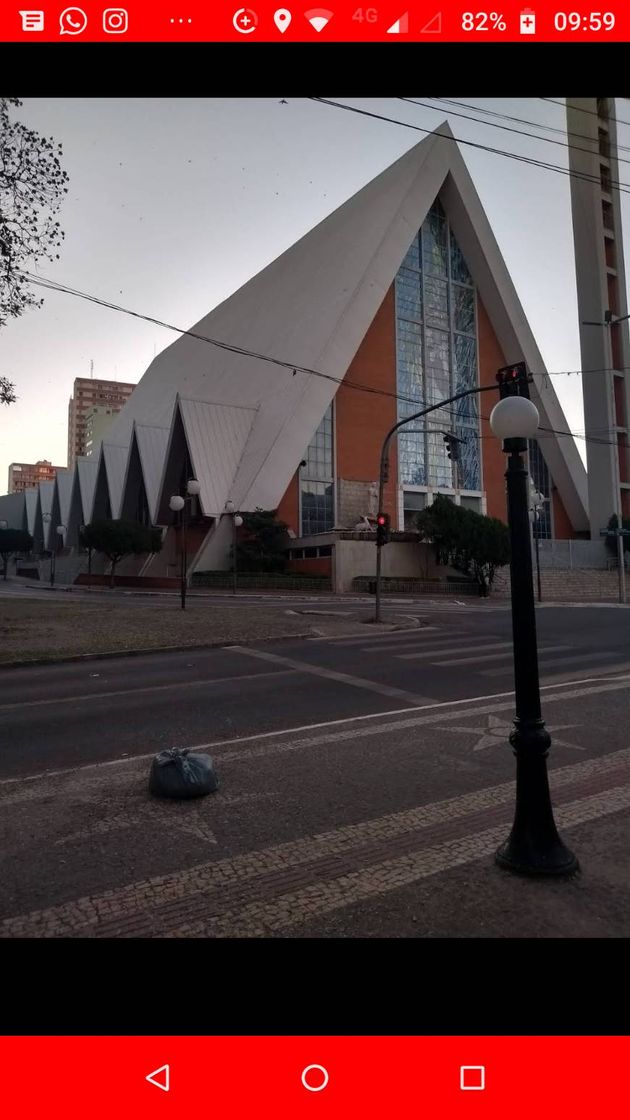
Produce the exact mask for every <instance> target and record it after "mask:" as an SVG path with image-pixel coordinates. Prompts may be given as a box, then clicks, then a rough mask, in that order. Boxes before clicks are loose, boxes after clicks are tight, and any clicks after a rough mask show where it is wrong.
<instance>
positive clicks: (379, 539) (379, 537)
mask: <svg viewBox="0 0 630 1120" xmlns="http://www.w3.org/2000/svg"><path fill="white" fill-rule="evenodd" d="M390 537H391V530H390V516H389V514H388V513H379V515H378V517H377V518H376V546H377V548H382V547H383V545H384V544H389V541H390Z"/></svg>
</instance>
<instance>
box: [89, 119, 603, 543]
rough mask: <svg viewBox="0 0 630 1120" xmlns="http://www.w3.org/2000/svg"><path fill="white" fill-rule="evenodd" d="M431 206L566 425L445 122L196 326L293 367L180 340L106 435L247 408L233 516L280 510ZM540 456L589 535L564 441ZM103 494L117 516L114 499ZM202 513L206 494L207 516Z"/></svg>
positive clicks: (544, 403) (579, 475)
mask: <svg viewBox="0 0 630 1120" xmlns="http://www.w3.org/2000/svg"><path fill="white" fill-rule="evenodd" d="M438 195H439V196H440V198H441V200H442V203H443V205H444V208H445V210H446V211H447V214H448V216H449V218H450V219H451V221H452V224H453V229H454V232H455V236H456V237H457V240H458V242H459V244H460V246H461V249H462V252H463V253H464V256H465V258H466V261H467V264H468V267H469V269H470V271H471V273H472V275H473V278H474V280H475V282H476V284H477V285H478V288H479V292H480V295H481V298H482V300H483V302H484V305H485V306H486V309H487V311H488V314H489V316H490V319H491V321H492V324H493V327H494V329H495V331H496V334H497V338H498V340H499V343H500V345H501V347H502V349H503V351H504V353H505V355H506V361H508V362H513V361H520V360H523V359H525V360H526V361H527V362H528V365H529V367H530V369H531V370H532V371H533V372H534V373H535V374H536V375H537V376H536V385H535V392H534V393H532V396H533V398H534V399H535V401H536V404H537V405H538V406H539V408H540V412H541V424H542V425H544V426H547V427H553V428H566V422H565V421H564V417H563V415H562V411H561V409H560V406H559V404H558V401H557V398H556V396H555V393H554V391H553V389H552V388H551V387H550V388H545V389H543V388H542V384H543V375H544V372H545V371H544V366H543V363H542V359H541V357H540V354H539V351H538V349H537V347H536V344H535V341H534V338H533V336H532V333H531V331H530V329H529V326H528V324H527V321H526V319H525V316H524V313H523V309H522V307H521V305H520V302H519V300H518V296H517V294H516V290H515V288H514V285H513V284H512V281H511V279H510V277H509V274H508V272H507V268H506V266H505V263H504V262H503V259H502V257H501V254H500V251H499V248H498V245H497V242H496V240H495V238H494V235H493V234H492V230H491V228H490V225H489V222H488V220H487V218H486V216H485V213H484V211H483V208H482V206H481V202H480V200H479V198H478V196H477V193H476V191H475V188H474V185H473V183H472V180H471V178H470V175H469V174H468V171H467V169H466V166H465V163H464V160H463V158H462V156H461V154H460V152H459V150H458V148H457V144H456V143H455V141H454V139H453V136H452V133H451V131H450V129H449V127H448V125H446V124H445V125H442V126H441V128H440V129H438V130H437V131H436V132H435V133H432V134H431V135H430V136H428V137H427V138H426V139H424V140H423V141H421V143H420V144H418V145H416V147H414V148H412V149H411V150H410V151H408V152H407V153H406V154H405V155H404V156H402V157H401V158H400V159H399V160H397V161H396V162H395V163H394V164H392V166H391V167H389V168H387V169H386V170H385V171H383V172H382V173H381V174H380V175H378V176H377V177H376V178H375V179H373V180H372V182H370V183H368V184H367V186H365V187H364V188H363V189H362V190H360V191H358V192H357V194H355V195H354V196H353V197H352V198H351V199H349V201H348V202H346V203H344V205H342V206H340V207H339V208H338V209H337V210H335V211H334V213H332V214H331V215H329V217H327V218H326V219H325V220H324V221H323V222H321V223H320V224H319V225H318V226H316V227H315V228H314V229H312V230H311V231H310V232H309V233H307V234H306V235H305V236H304V237H302V238H301V239H300V240H299V241H298V242H296V244H295V245H293V246H292V247H291V248H290V249H288V250H287V251H286V252H285V253H283V254H282V255H281V256H280V257H278V258H277V260H275V261H273V262H272V263H271V264H270V265H268V266H267V267H266V268H265V269H263V270H262V272H260V273H258V275H256V276H254V277H253V279H252V280H250V281H249V282H248V283H247V284H245V285H244V286H243V287H242V288H240V289H239V291H238V292H235V293H234V295H232V296H230V297H229V298H228V299H227V300H225V301H224V302H223V303H222V304H220V305H219V306H218V307H217V308H215V309H214V311H212V312H210V314H209V315H207V316H205V318H203V319H202V320H201V321H200V322H198V323H196V324H195V326H194V327H193V328H192V332H193V333H194V334H195V335H197V336H203V338H205V339H214V340H218V341H220V342H221V343H223V344H224V345H225V346H227V347H235V348H238V349H241V350H242V349H247V350H251V351H254V352H256V353H257V354H260V355H264V356H266V358H272V359H277V360H278V362H280V363H283V362H286V363H289V364H290V366H289V368H285V367H284V366H283V365H282V364H274V362H272V361H268V360H264V359H263V358H262V357H261V358H252V357H250V356H248V355H245V354H242V353H238V352H234V351H232V350H229V349H223V348H218V347H216V346H213V345H210V344H209V343H208V342H205V341H203V340H202V339H200V338H198V337H191V335H190V334H187V335H183V336H181V337H180V338H179V339H177V341H176V342H174V343H173V344H172V345H171V346H169V347H168V348H167V349H166V350H164V351H163V352H162V353H161V354H159V355H158V356H157V357H156V358H155V359H154V361H153V362H152V363H151V365H150V366H149V368H148V369H147V371H146V373H145V375H144V377H143V378H142V380H141V381H140V383H139V384H138V385H137V387H136V389H135V390H134V392H133V394H132V396H131V397H130V398H129V401H128V402H127V404H126V405H125V407H124V409H123V410H122V411H121V412H120V413H119V415H118V416H117V417H116V419H115V420H114V422H113V424H112V426H111V428H110V430H109V432H108V437H109V440H110V441H111V443H113V444H117V445H124V446H127V447H128V446H129V444H130V440H131V432H132V426H133V423H134V421H136V422H137V423H138V424H139V425H149V426H158V427H166V426H169V427H170V425H171V420H172V417H173V410H174V407H175V402H176V399H177V396H178V394H179V395H180V397H181V398H182V400H187V401H194V402H196V407H197V415H198V423H199V425H200V426H202V425H203V422H204V421H203V419H202V417H201V412H200V411H199V406H201V405H203V404H204V403H205V404H208V405H213V406H218V407H229V408H236V407H239V408H244V409H250V410H252V411H255V417H254V418H253V422H252V423H251V427H250V428H249V431H248V434H247V437H246V439H245V441H244V444H243V446H242V448H241V451H240V454H239V457H238V462H237V463H236V464H235V465H234V466H233V477H232V481H231V483H230V484H228V490H229V493H230V497H231V498H232V500H233V501H234V503H235V505H236V506H237V508H240V509H244V510H251V509H254V508H256V507H257V506H261V507H263V508H266V509H271V508H275V507H276V506H277V504H278V502H279V500H280V498H281V497H282V495H283V493H284V492H285V490H286V487H287V486H288V484H289V482H290V479H291V477H292V476H293V473H294V471H295V469H296V467H297V465H298V463H299V462H300V459H301V458H302V456H303V453H304V449H305V447H306V446H307V445H308V443H309V441H310V439H311V438H312V435H313V433H314V431H315V430H316V428H317V426H318V424H319V422H320V420H321V418H322V416H323V414H324V412H325V411H326V408H327V407H328V405H329V404H330V402H331V400H332V398H333V397H334V395H335V392H336V390H337V388H338V384H339V382H340V381H341V380H342V379H343V377H344V376H345V374H346V371H347V369H348V367H349V365H350V363H351V361H352V358H353V357H354V355H355V353H356V351H357V349H358V347H359V345H360V343H361V341H362V339H363V338H364V336H365V334H366V332H367V330H368V328H369V326H370V324H371V323H372V321H373V319H374V317H375V315H376V313H377V311H378V309H379V307H380V305H381V303H382V301H383V299H384V297H385V295H386V293H387V291H388V289H389V288H390V286H391V284H392V282H393V280H394V277H395V276H396V273H397V271H398V269H399V267H400V265H401V263H402V260H403V258H404V256H405V254H406V252H407V250H408V248H409V245H410V244H411V241H412V239H413V237H414V236H415V235H416V233H417V231H418V229H419V228H420V226H421V224H422V222H423V220H424V218H425V217H426V214H427V212H428V210H429V209H430V207H431V205H432V203H433V202H434V200H435V198H436V197H438ZM299 367H306V368H307V369H311V370H316V371H317V372H318V374H319V375H320V376H316V375H313V374H312V373H304V372H301V370H300V368H299ZM533 388H534V387H533ZM182 418H183V417H182ZM192 426H193V420H192V417H191V416H189V418H188V427H189V428H192ZM193 442H194V440H193ZM543 453H544V455H545V458H546V459H547V462H548V464H549V467H550V469H551V472H552V474H553V476H554V481H555V482H556V485H557V486H558V488H559V490H560V492H561V495H562V498H563V501H564V505H565V508H566V509H567V512H568V514H569V516H570V518H571V520H572V522H573V525H574V527H575V528H576V529H582V528H586V527H587V519H586V475H585V471H584V467H583V464H582V461H581V459H580V457H579V455H578V453H577V450H576V448H575V445H574V443H573V440H572V438H571V437H566V438H564V439H562V438H561V439H560V440H557V439H554V438H553V437H552V438H549V439H545V441H544V447H543ZM222 456H223V450H222V447H221V445H220V441H218V442H213V441H212V440H210V441H209V442H208V444H207V447H206V450H205V453H204V461H203V462H201V463H200V464H199V465H197V464H196V465H195V469H196V470H197V471H198V474H199V481H200V482H201V485H202V493H203V494H204V496H207V502H208V506H210V505H214V504H215V503H216V502H219V501H220V495H219V493H218V491H217V493H216V494H215V495H214V497H212V498H211V494H212V493H213V488H214V486H215V485H216V483H215V479H216V478H217V477H221V475H222V473H224V471H225V467H226V465H225V463H224V462H223V458H222ZM112 473H114V472H112ZM218 490H219V491H221V493H222V492H223V490H224V486H223V484H222V483H221V484H219V487H218ZM110 494H111V497H112V514H113V516H116V513H115V512H114V508H116V509H118V505H119V502H114V500H113V493H112V491H111V490H110ZM205 504H206V497H204V502H203V505H204V511H205ZM207 512H209V513H210V512H214V511H213V510H211V509H210V508H208V511H207Z"/></svg>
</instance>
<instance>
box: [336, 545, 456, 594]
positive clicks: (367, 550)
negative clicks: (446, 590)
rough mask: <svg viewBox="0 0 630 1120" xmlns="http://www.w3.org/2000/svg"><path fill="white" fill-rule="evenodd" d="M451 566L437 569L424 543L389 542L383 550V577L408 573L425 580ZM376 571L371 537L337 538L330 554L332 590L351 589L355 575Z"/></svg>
mask: <svg viewBox="0 0 630 1120" xmlns="http://www.w3.org/2000/svg"><path fill="white" fill-rule="evenodd" d="M448 571H450V569H446V568H437V565H436V563H435V558H434V555H433V549H432V548H431V546H430V545H427V544H416V543H415V542H404V541H400V542H398V541H392V542H391V543H390V544H388V545H386V546H385V548H384V549H383V555H382V566H381V572H382V574H383V575H384V576H401V577H404V576H410V577H415V578H416V579H423V578H424V579H427V578H429V577H431V576H436V575H440V576H444V575H446V574H447V572H448ZM375 574H376V545H375V543H374V538H372V539H371V540H365V541H361V540H359V541H337V542H336V544H335V547H334V553H333V590H334V591H336V592H343V591H352V580H353V579H354V578H355V576H367V577H369V578H373V577H374V576H375Z"/></svg>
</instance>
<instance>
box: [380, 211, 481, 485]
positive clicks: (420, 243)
mask: <svg viewBox="0 0 630 1120" xmlns="http://www.w3.org/2000/svg"><path fill="white" fill-rule="evenodd" d="M396 344H397V348H396V349H397V386H398V394H399V398H406V399H399V401H398V417H399V419H402V418H403V417H404V416H409V415H411V414H412V413H413V412H417V411H418V409H419V408H422V406H423V404H425V403H426V404H432V403H436V402H437V401H440V400H443V399H444V398H445V397H450V396H453V395H454V394H455V393H459V392H462V391H463V390H465V389H472V388H474V387H475V386H476V385H477V384H478V376H477V328H476V316H475V289H474V286H473V280H472V276H471V274H470V272H469V270H468V266H467V264H466V261H465V259H464V256H463V254H462V252H461V249H460V248H459V245H458V244H457V241H456V239H455V237H454V234H453V231H452V230H451V229H450V226H449V222H448V220H447V218H446V214H445V213H444V210H443V208H442V206H441V204H440V202H439V201H437V200H436V202H435V203H434V205H433V206H432V207H431V210H430V211H429V213H428V215H427V217H426V219H425V221H424V222H423V224H422V228H421V229H420V231H419V233H418V234H417V236H416V237H414V239H413V242H412V243H411V245H410V247H409V250H408V252H407V255H406V257H405V260H404V261H403V264H402V265H401V268H400V270H399V272H398V275H397V277H396ZM421 425H422V421H419V422H418V426H419V430H418V431H417V432H412V431H407V432H401V434H400V436H399V437H398V456H399V474H400V479H401V482H402V483H403V486H404V485H407V486H434V487H438V488H443V489H447V490H448V489H453V487H454V484H455V481H456V477H455V474H454V464H453V463H452V461H451V460H450V459H449V458H448V454H447V451H446V447H445V444H444V438H443V436H444V432H446V431H452V432H454V434H455V435H458V436H460V438H461V439H462V440H463V441H464V442H463V443H462V444H461V460H460V463H459V464H458V468H457V469H458V472H459V476H458V479H457V481H458V485H459V487H460V488H461V489H462V490H481V456H480V445H479V405H478V400H477V397H474V396H471V397H466V398H464V400H462V401H457V402H456V403H455V404H454V405H452V406H449V407H448V408H446V409H444V410H439V411H437V412H435V413H432V414H431V416H430V418H428V419H427V422H426V430H423V429H422V427H421Z"/></svg>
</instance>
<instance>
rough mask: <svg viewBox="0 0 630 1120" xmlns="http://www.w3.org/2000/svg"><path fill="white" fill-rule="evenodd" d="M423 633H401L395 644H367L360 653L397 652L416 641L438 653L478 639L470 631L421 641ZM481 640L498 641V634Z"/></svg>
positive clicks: (458, 647) (486, 636) (459, 647)
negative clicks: (443, 648)
mask: <svg viewBox="0 0 630 1120" xmlns="http://www.w3.org/2000/svg"><path fill="white" fill-rule="evenodd" d="M423 633H424V631H422V630H421V631H419V632H418V633H416V634H414V635H413V639H412V640H410V639H411V638H412V636H411V635H404V636H402V635H401V637H400V639H399V640H397V641H396V643H395V644H391V643H390V645H379V646H378V648H375V647H374V646H373V645H369V646H365V645H364V646H363V647H362V649H361V653H397V652H398V650H400V649H409V648H410V647H411V646H412V645H414V644H416V643H417V644H418V646H419V647H420V646H421V647H422V649H423V650H424V649H426V648H427V646H430V647H431V649H433V648H435V652H436V654H439V653H440V651H441V648H442V647H445V648H449V647H453V648H454V649H461V648H462V646H463V645H464V643H465V642H466V640H467V639H469V640H471V641H472V640H473V639H474V640H476V641H479V635H478V634H475V635H473V634H472V633H471V634H460V636H459V637H456V636H455V635H454V634H448V635H447V634H444V635H443V636H442V637H441V638H429V639H428V641H426V642H423V641H422V634H423ZM483 640H484V641H499V635H498V634H484V637H483ZM363 642H365V638H364V639H363ZM510 644H511V643H510ZM437 647H440V648H437ZM400 656H401V657H402V656H404V655H403V654H401V655H400Z"/></svg>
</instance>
